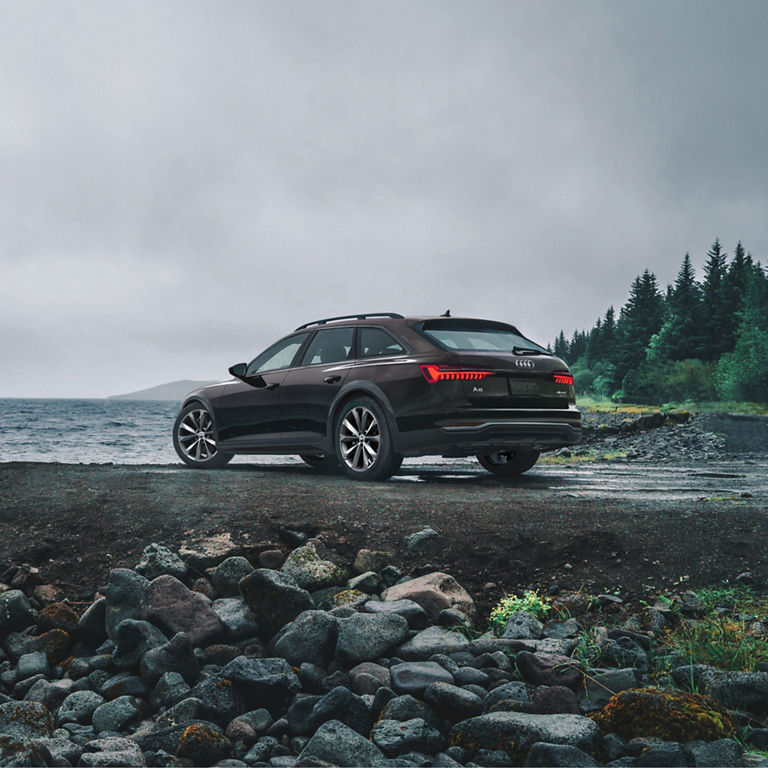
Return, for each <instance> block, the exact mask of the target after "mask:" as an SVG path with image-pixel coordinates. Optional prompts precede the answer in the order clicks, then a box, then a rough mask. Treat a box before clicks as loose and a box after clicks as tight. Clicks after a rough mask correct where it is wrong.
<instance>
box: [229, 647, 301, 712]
mask: <svg viewBox="0 0 768 768" xmlns="http://www.w3.org/2000/svg"><path fill="white" fill-rule="evenodd" d="M221 676H222V677H223V678H226V679H228V680H231V681H232V682H233V683H234V684H235V685H236V686H237V687H238V689H239V690H240V691H241V692H242V693H243V695H244V696H245V697H246V699H247V700H250V701H253V702H254V704H255V705H256V706H258V707H266V708H267V709H272V708H273V707H274V706H279V705H282V703H283V702H284V701H285V700H286V699H288V698H290V697H291V696H293V694H295V693H297V692H298V690H299V688H300V687H301V685H300V683H299V679H298V677H296V675H295V673H294V671H293V670H292V669H291V666H290V664H288V662H287V661H286V660H285V659H277V658H273V659H252V658H246V657H245V656H238V657H237V658H236V659H234V660H233V661H230V662H229V664H227V665H226V666H225V667H223V668H222V670H221Z"/></svg>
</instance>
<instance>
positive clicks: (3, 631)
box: [0, 589, 35, 637]
mask: <svg viewBox="0 0 768 768" xmlns="http://www.w3.org/2000/svg"><path fill="white" fill-rule="evenodd" d="M34 623H35V612H34V611H33V610H32V606H31V605H30V604H29V600H27V596H26V595H25V594H24V593H23V592H22V591H21V590H20V589H9V590H8V591H7V592H2V593H0V637H3V636H5V635H7V634H8V633H9V632H14V631H16V630H19V629H24V628H25V627H29V626H31V625H32V624H34Z"/></svg>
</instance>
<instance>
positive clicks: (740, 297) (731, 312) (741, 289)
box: [720, 241, 754, 352]
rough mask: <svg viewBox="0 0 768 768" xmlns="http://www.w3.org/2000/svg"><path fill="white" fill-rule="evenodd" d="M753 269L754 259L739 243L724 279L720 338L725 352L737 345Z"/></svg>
mask: <svg viewBox="0 0 768 768" xmlns="http://www.w3.org/2000/svg"><path fill="white" fill-rule="evenodd" d="M753 267H754V264H753V263H752V257H751V256H750V255H748V254H747V253H745V251H744V246H743V245H742V244H741V241H739V242H738V244H737V245H736V250H735V251H734V253H733V261H732V262H731V263H730V265H729V266H728V270H727V272H726V273H725V276H724V277H723V325H722V328H721V330H720V338H721V346H722V349H723V351H725V352H730V351H732V350H733V348H734V346H735V344H736V329H737V328H738V325H739V312H740V311H741V309H742V305H743V303H744V298H745V297H746V294H747V284H748V282H749V277H750V275H751V274H752V269H753Z"/></svg>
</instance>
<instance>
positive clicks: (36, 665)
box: [16, 651, 48, 680]
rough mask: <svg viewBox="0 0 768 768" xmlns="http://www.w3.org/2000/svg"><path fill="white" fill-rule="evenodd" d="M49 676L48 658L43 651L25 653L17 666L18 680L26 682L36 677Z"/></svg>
mask: <svg viewBox="0 0 768 768" xmlns="http://www.w3.org/2000/svg"><path fill="white" fill-rule="evenodd" d="M47 674H48V657H47V656H46V655H45V653H44V652H43V651H35V652H33V653H25V654H24V655H23V656H21V657H20V658H19V661H18V662H17V664H16V677H17V679H18V680H26V679H27V678H29V677H34V676H35V675H47Z"/></svg>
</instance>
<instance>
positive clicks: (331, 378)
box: [323, 376, 341, 384]
mask: <svg viewBox="0 0 768 768" xmlns="http://www.w3.org/2000/svg"><path fill="white" fill-rule="evenodd" d="M323 381H324V382H325V383H326V384H335V383H336V382H337V381H341V376H326V377H325V378H324V379H323Z"/></svg>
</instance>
